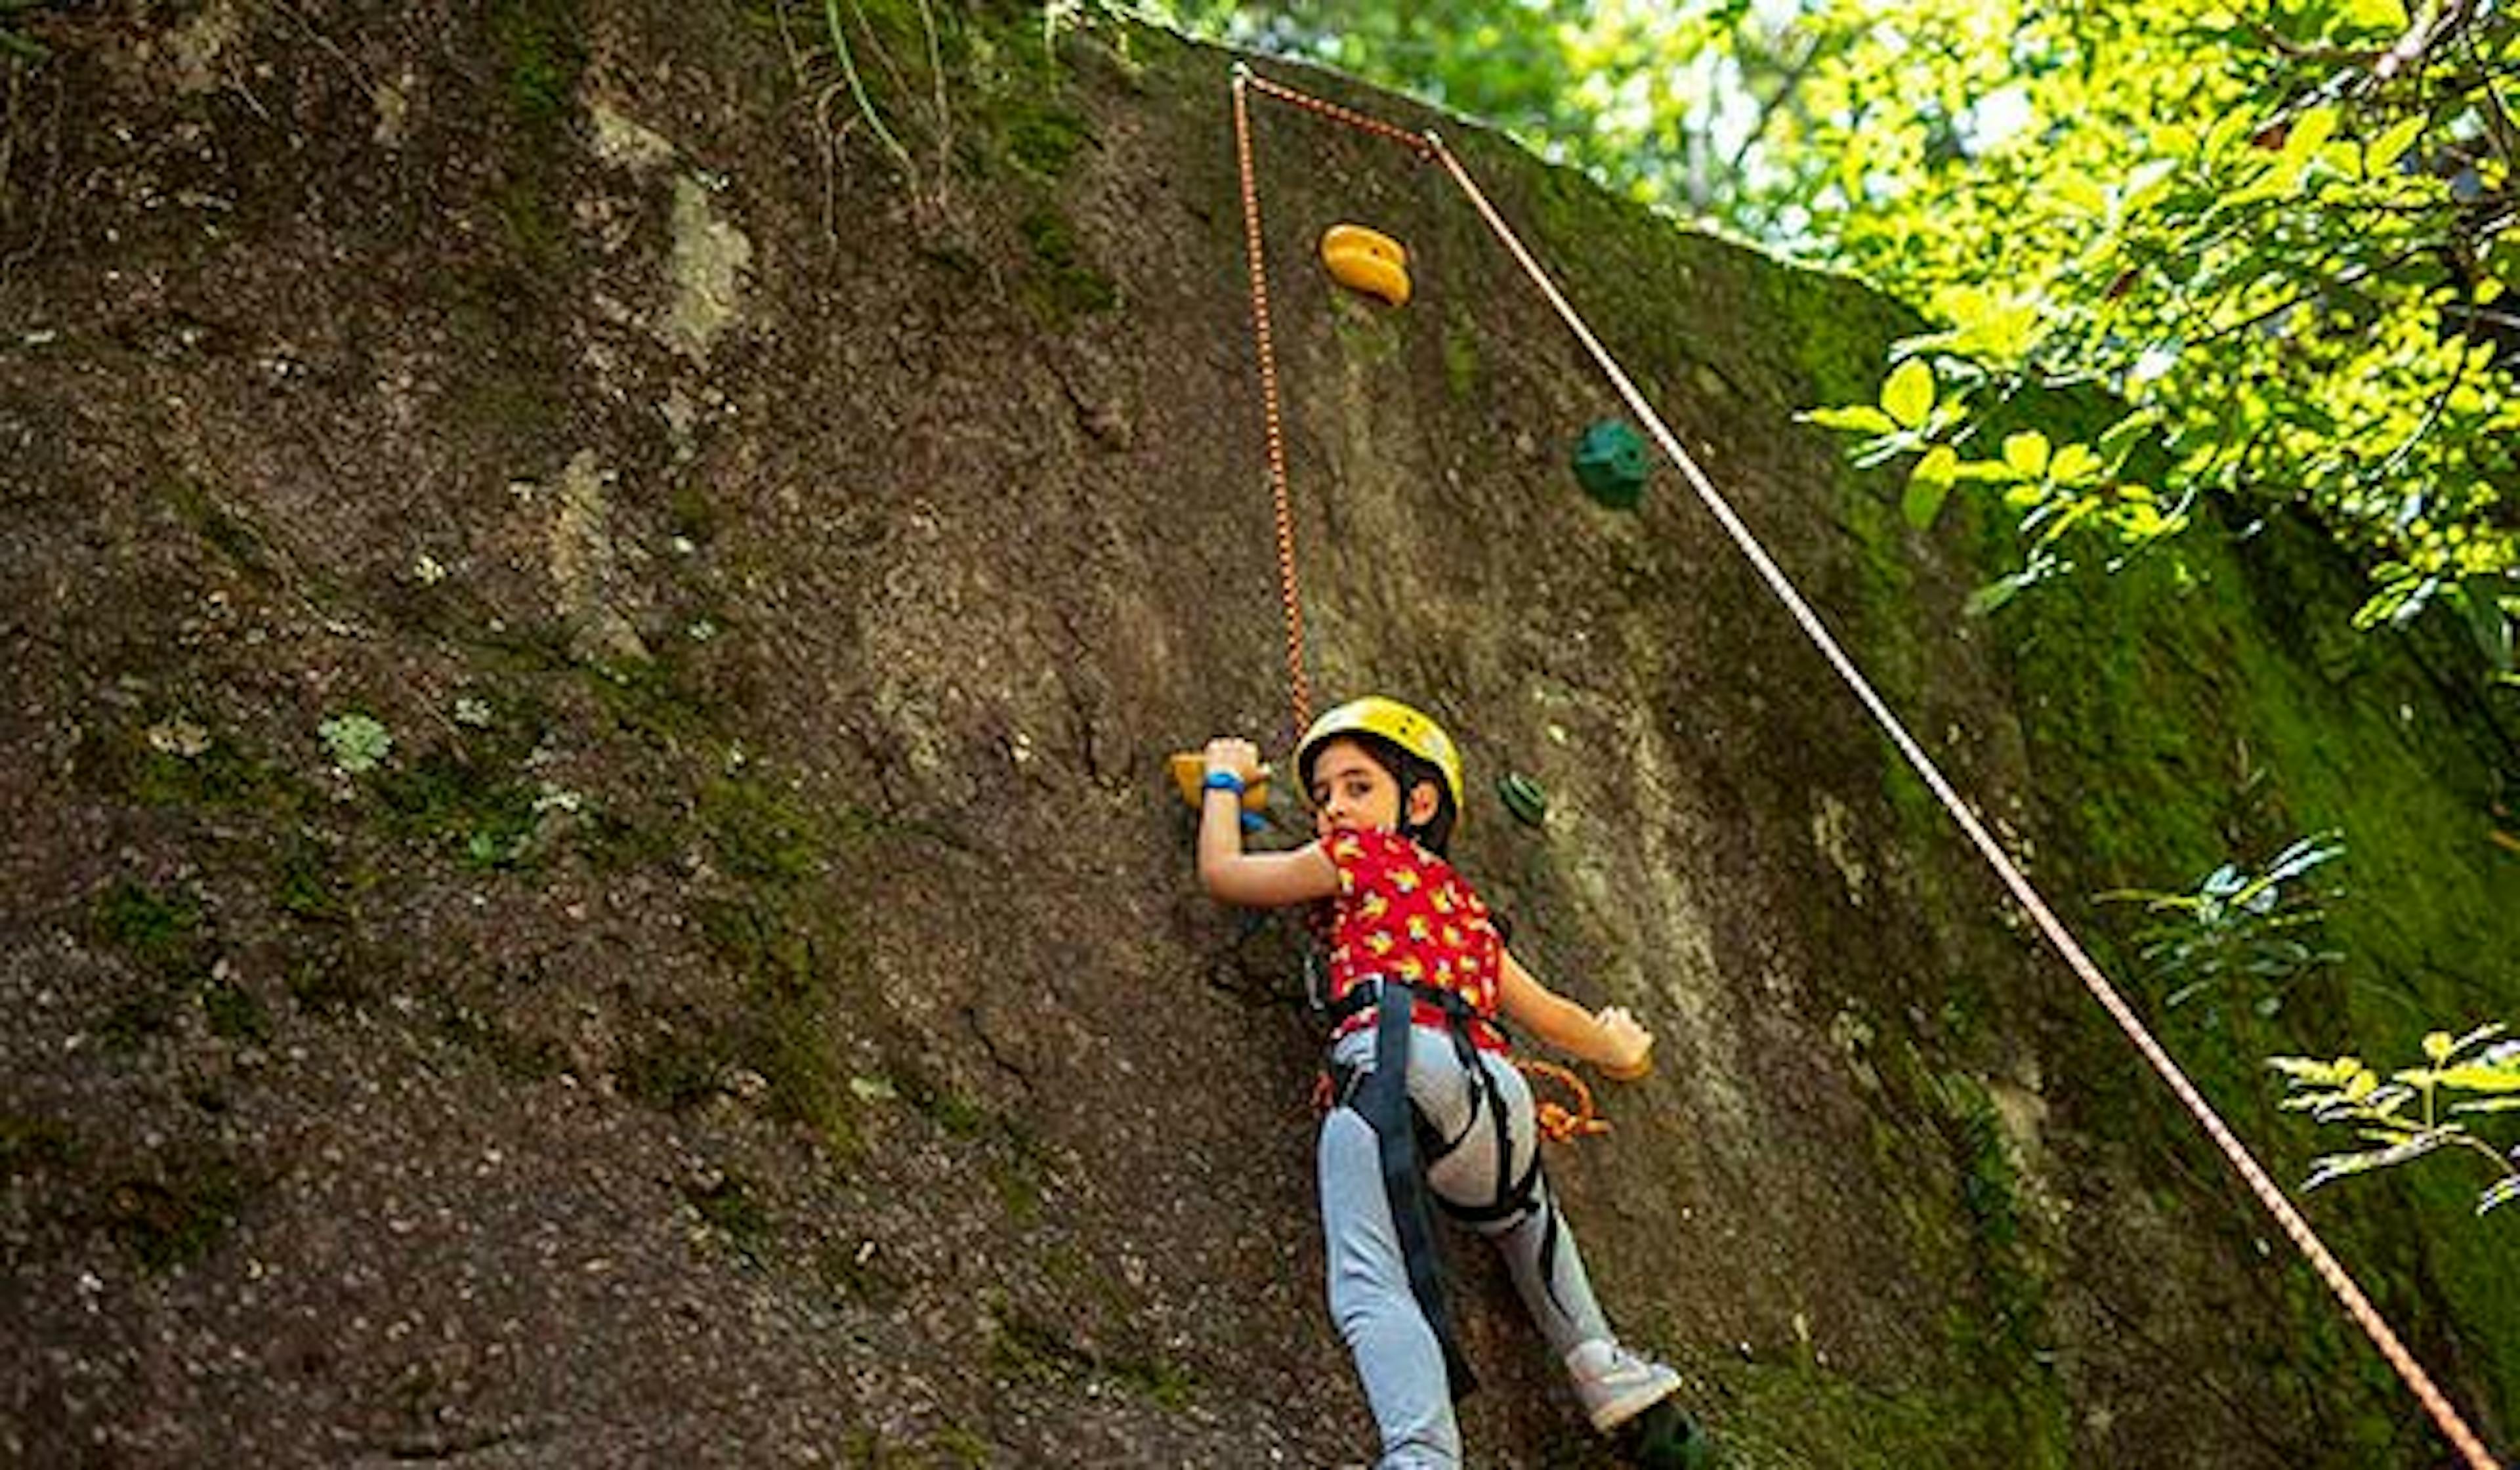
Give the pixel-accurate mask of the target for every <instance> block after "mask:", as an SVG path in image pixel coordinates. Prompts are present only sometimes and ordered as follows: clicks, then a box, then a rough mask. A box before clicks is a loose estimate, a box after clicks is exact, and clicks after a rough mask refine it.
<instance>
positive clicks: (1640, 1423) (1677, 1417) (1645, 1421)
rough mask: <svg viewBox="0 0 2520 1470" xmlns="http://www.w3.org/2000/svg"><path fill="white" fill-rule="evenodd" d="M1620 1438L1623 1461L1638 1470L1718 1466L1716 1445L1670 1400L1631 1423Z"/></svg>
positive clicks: (1700, 1469)
mask: <svg viewBox="0 0 2520 1470" xmlns="http://www.w3.org/2000/svg"><path fill="white" fill-rule="evenodd" d="M1620 1439H1621V1444H1620V1447H1619V1448H1620V1458H1622V1459H1624V1460H1626V1461H1627V1462H1628V1463H1629V1464H1631V1465H1634V1466H1637V1467H1638V1470H1710V1467H1712V1466H1713V1465H1715V1464H1716V1463H1717V1458H1718V1457H1717V1455H1716V1452H1715V1445H1714V1442H1713V1441H1711V1440H1710V1439H1708V1438H1707V1434H1706V1431H1705V1430H1704V1429H1702V1428H1700V1427H1699V1426H1698V1423H1697V1421H1696V1420H1695V1419H1694V1418H1691V1417H1690V1416H1689V1415H1688V1411H1686V1410H1685V1409H1683V1408H1682V1407H1681V1406H1680V1405H1679V1404H1678V1403H1675V1402H1673V1401H1672V1400H1670V1399H1665V1400H1663V1401H1662V1402H1661V1403H1657V1404H1655V1405H1654V1406H1653V1407H1651V1408H1648V1409H1646V1410H1645V1411H1644V1412H1643V1413H1642V1414H1639V1415H1637V1416H1636V1417H1635V1418H1634V1419H1631V1420H1629V1421H1628V1423H1627V1425H1626V1427H1625V1433H1623V1434H1622V1435H1621V1436H1620Z"/></svg>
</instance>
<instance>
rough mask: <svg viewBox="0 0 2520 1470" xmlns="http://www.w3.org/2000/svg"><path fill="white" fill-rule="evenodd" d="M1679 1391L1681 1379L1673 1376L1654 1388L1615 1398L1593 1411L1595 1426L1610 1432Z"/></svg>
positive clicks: (1602, 1431)
mask: <svg viewBox="0 0 2520 1470" xmlns="http://www.w3.org/2000/svg"><path fill="white" fill-rule="evenodd" d="M1679 1392H1680V1380H1679V1379H1678V1378H1673V1379H1671V1380H1669V1381H1667V1382H1665V1383H1662V1384H1660V1385H1658V1386H1656V1387H1653V1388H1644V1389H1639V1390H1637V1391H1636V1392H1634V1393H1632V1394H1629V1395H1628V1396H1627V1397H1625V1398H1623V1399H1613V1400H1611V1401H1610V1402H1609V1403H1605V1404H1603V1405H1601V1406H1600V1407H1599V1408H1597V1409H1593V1410H1592V1411H1591V1415H1592V1419H1593V1428H1594V1429H1596V1430H1598V1431H1599V1432H1600V1433H1602V1434H1608V1433H1609V1432H1610V1431H1611V1430H1614V1429H1616V1428H1618V1427H1619V1426H1620V1425H1622V1424H1625V1423H1627V1422H1628V1421H1629V1420H1630V1419H1633V1418H1635V1417H1636V1416H1637V1415H1639V1414H1641V1413H1643V1412H1644V1411H1645V1410H1646V1409H1649V1408H1651V1407H1653V1406H1654V1405H1655V1404H1657V1403H1661V1402H1662V1401H1664V1400H1665V1399H1668V1398H1670V1397H1671V1396H1672V1395H1674V1394H1676V1393H1679Z"/></svg>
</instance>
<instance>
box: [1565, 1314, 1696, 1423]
mask: <svg viewBox="0 0 2520 1470" xmlns="http://www.w3.org/2000/svg"><path fill="white" fill-rule="evenodd" d="M1566 1374H1567V1376H1568V1377H1570V1378H1572V1379H1574V1380H1575V1397H1576V1398H1578V1399H1580V1400H1582V1401H1583V1403H1584V1412H1585V1413H1586V1414H1587V1415H1588V1416H1589V1417H1591V1419H1592V1421H1593V1427H1594V1428H1595V1429H1598V1430H1600V1431H1601V1432H1602V1433H1604V1434H1607V1433H1608V1432H1609V1431H1611V1430H1613V1429H1616V1428H1618V1427H1619V1426H1620V1425H1622V1424H1625V1423H1626V1422H1628V1421H1629V1420H1630V1419H1633V1418H1635V1417H1636V1416H1637V1415H1639V1414H1641V1413H1643V1412H1644V1411H1645V1410H1646V1409H1648V1408H1651V1407H1653V1406H1654V1405H1655V1404H1657V1403H1661V1402H1662V1401H1663V1400H1665V1399H1667V1398H1669V1397H1671V1395H1672V1394H1673V1392H1675V1391H1676V1390H1678V1389H1679V1387H1680V1375H1679V1374H1678V1373H1675V1372H1673V1371H1672V1370H1671V1369H1670V1368H1668V1367H1665V1366H1664V1365H1663V1364H1661V1363H1658V1362H1655V1361H1654V1360H1652V1359H1647V1358H1639V1357H1638V1356H1637V1355H1635V1354H1634V1353H1631V1352H1629V1351H1628V1350H1627V1349H1625V1348H1623V1347H1620V1346H1619V1345H1618V1344H1617V1343H1614V1342H1612V1341H1610V1340H1609V1339H1608V1338H1605V1337H1597V1338H1594V1339H1592V1340H1590V1341H1588V1342H1580V1343H1577V1344H1576V1345H1575V1349H1574V1351H1573V1352H1571V1353H1568V1354H1567V1355H1566Z"/></svg>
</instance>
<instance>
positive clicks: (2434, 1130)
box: [2267, 1024, 2520, 1215]
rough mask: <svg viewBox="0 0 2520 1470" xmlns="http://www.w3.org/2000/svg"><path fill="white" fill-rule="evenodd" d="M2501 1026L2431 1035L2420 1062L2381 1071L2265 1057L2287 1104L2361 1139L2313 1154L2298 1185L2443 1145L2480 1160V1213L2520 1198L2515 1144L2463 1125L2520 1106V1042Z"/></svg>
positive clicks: (2344, 1062) (2340, 1061)
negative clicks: (2346, 1147)
mask: <svg viewBox="0 0 2520 1470" xmlns="http://www.w3.org/2000/svg"><path fill="white" fill-rule="evenodd" d="M2503 1029H2504V1028H2503V1027H2502V1026H2501V1025H2499V1024H2489V1025H2484V1026H2479V1027H2477V1028H2475V1029H2474V1030H2472V1031H2469V1032H2468V1033H2466V1034H2465V1035H2463V1036H2458V1037H2453V1036H2452V1035H2451V1034H2450V1033H2449V1032H2446V1031H2436V1032H2433V1033H2431V1034H2429V1035H2427V1036H2426V1037H2425V1038H2424V1039H2423V1042H2422V1045H2421V1050H2422V1052H2423V1057H2424V1060H2423V1063H2422V1064H2421V1065H2417V1066H2410V1067H2402V1068H2399V1069H2397V1070H2395V1071H2393V1072H2390V1073H2388V1074H2387V1075H2386V1076H2383V1075H2382V1074H2380V1073H2379V1072H2377V1071H2374V1070H2373V1069H2372V1068H2371V1067H2370V1066H2368V1065H2367V1064H2365V1063H2364V1062H2363V1059H2362V1058H2360V1057H2356V1056H2340V1057H2337V1058H2336V1059H2335V1060H2333V1061H2323V1060H2319V1059H2318V1058H2315V1057H2306V1056H2271V1057H2269V1058H2267V1064H2268V1065H2269V1066H2271V1067H2273V1068H2274V1069H2275V1070H2276V1071H2277V1072H2279V1073H2281V1074H2282V1075H2283V1079H2284V1088H2285V1095H2284V1099H2283V1103H2282V1105H2283V1106H2284V1107H2285V1108H2286V1109H2288V1110H2290V1111H2294V1112H2306V1113H2308V1114H2310V1115H2311V1116H2312V1117H2313V1118H2315V1119H2317V1120H2318V1122H2320V1123H2322V1124H2328V1125H2332V1126H2335V1127H2340V1128H2345V1129H2349V1130H2351V1131H2352V1132H2353V1133H2354V1135H2355V1136H2356V1138H2357V1139H2358V1141H2359V1142H2360V1143H2362V1144H2363V1146H2362V1147H2359V1148H2356V1149H2354V1150H2351V1151H2349V1152H2342V1153H2332V1154H2327V1155H2324V1156H2322V1157H2320V1158H2318V1159H2315V1160H2313V1161H2312V1163H2311V1170H2310V1175H2309V1177H2308V1178H2307V1179H2305V1180H2303V1181H2302V1186H2303V1187H2304V1188H2307V1189H2316V1188H2318V1187H2319V1186H2320V1185H2322V1184H2326V1183H2331V1182H2333V1181H2334V1180H2340V1179H2346V1178H2349V1177H2351V1176H2354V1175H2358V1174H2368V1173H2370V1172H2372V1171H2373V1170H2378V1169H2387V1168H2392V1167H2394V1166H2397V1165H2400V1164H2406V1163H2410V1162H2412V1161H2413V1160H2416V1159H2419V1158H2422V1157H2424V1156H2425V1155H2427V1154H2432V1153H2436V1152H2439V1151H2441V1150H2442V1149H2445V1148H2450V1149H2457V1150H2459V1151H2460V1152H2462V1153H2464V1154H2467V1155H2470V1156H2473V1157H2478V1158H2482V1159H2483V1160H2485V1161H2486V1163H2487V1167H2488V1169H2489V1170H2490V1171H2491V1173H2490V1174H2489V1176H2488V1179H2489V1182H2488V1183H2487V1184H2486V1185H2485V1187H2484V1188H2483V1190H2482V1191H2481V1192H2480V1193H2479V1194H2478V1195H2477V1201H2476V1212H2477V1213H2478V1214H2480V1215H2482V1214H2485V1213H2486V1212H2487V1211H2490V1210H2493V1209H2495V1208H2497V1207H2498V1206H2500V1205H2503V1204H2507V1203H2509V1202H2510V1201H2511V1200H2513V1199H2515V1198H2520V1149H2513V1148H2506V1147H2503V1146H2501V1145H2499V1144H2498V1143H2496V1142H2493V1141H2489V1140H2488V1139H2487V1138H2486V1137H2484V1136H2480V1135H2479V1134H2478V1133H2477V1132H2476V1128H2477V1126H2478V1125H2477V1124H2476V1123H2474V1122H2472V1121H2471V1120H2472V1119H2474V1118H2476V1117H2477V1116H2478V1115H2487V1116H2491V1115H2497V1114H2501V1113H2506V1112H2510V1111H2513V1110H2514V1109H2515V1108H2520V1042H2511V1041H2504V1040H2502V1036H2503Z"/></svg>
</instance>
